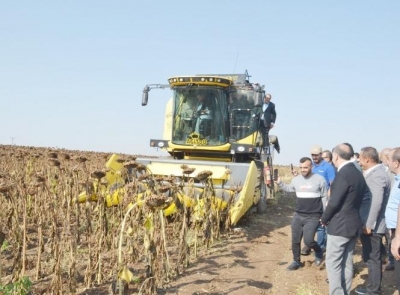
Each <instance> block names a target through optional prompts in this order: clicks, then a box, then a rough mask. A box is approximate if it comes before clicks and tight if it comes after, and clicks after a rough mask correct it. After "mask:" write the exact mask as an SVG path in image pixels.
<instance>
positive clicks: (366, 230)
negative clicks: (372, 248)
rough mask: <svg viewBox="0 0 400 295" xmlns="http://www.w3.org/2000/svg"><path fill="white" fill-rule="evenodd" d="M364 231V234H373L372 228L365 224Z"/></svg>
mask: <svg viewBox="0 0 400 295" xmlns="http://www.w3.org/2000/svg"><path fill="white" fill-rule="evenodd" d="M362 232H363V234H364V235H371V234H372V229H370V228H368V227H365V226H363V229H362Z"/></svg>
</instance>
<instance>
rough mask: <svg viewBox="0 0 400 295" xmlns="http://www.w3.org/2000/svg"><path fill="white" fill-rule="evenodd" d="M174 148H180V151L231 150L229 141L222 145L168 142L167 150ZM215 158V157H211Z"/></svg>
mask: <svg viewBox="0 0 400 295" xmlns="http://www.w3.org/2000/svg"><path fill="white" fill-rule="evenodd" d="M174 149H177V150H180V151H192V150H196V149H199V150H207V151H221V152H227V151H230V150H231V145H230V144H229V143H227V144H224V145H216V146H210V145H207V146H206V145H180V144H173V143H172V142H170V143H169V148H168V150H169V151H173V150H174ZM213 160H215V158H213Z"/></svg>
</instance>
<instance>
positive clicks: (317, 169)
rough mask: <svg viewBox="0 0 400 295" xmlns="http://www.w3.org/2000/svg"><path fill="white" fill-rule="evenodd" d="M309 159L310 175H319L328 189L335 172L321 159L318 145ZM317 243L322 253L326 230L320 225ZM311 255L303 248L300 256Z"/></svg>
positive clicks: (309, 250) (308, 250)
mask: <svg viewBox="0 0 400 295" xmlns="http://www.w3.org/2000/svg"><path fill="white" fill-rule="evenodd" d="M310 152H311V157H312V160H313V167H312V173H314V174H318V175H321V176H322V177H323V178H324V179H325V182H326V188H327V190H328V191H329V188H330V186H331V184H332V182H333V180H334V179H335V175H336V171H335V168H334V166H333V165H331V164H329V163H328V162H325V161H324V159H323V158H322V148H321V147H320V146H319V145H314V146H313V147H312V148H311V150H310ZM325 206H326V204H324V208H325ZM317 243H318V245H319V246H320V247H321V249H322V250H323V251H325V248H326V229H325V227H324V226H322V225H320V226H319V227H318V230H317ZM310 253H311V249H310V248H308V247H303V249H302V250H301V254H302V255H308V254H310Z"/></svg>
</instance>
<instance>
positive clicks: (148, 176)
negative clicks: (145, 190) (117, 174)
mask: <svg viewBox="0 0 400 295" xmlns="http://www.w3.org/2000/svg"><path fill="white" fill-rule="evenodd" d="M149 178H150V175H149V174H147V173H144V174H141V175H140V176H139V178H138V179H139V181H143V180H146V179H149Z"/></svg>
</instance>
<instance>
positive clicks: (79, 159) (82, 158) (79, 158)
mask: <svg viewBox="0 0 400 295" xmlns="http://www.w3.org/2000/svg"><path fill="white" fill-rule="evenodd" d="M76 160H77V161H78V162H79V163H85V162H86V161H87V160H88V159H87V158H86V157H84V156H79V157H77V158H76Z"/></svg>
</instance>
